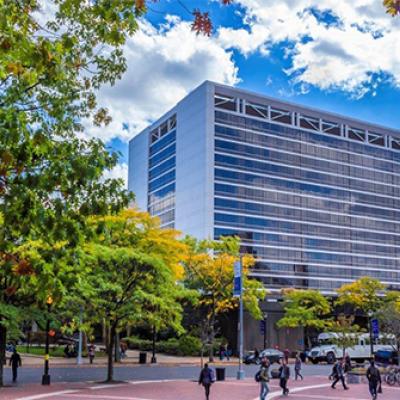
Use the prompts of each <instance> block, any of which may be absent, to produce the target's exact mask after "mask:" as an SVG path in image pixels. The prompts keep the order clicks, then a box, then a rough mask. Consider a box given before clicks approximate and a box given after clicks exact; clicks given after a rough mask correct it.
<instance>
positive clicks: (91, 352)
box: [88, 343, 96, 364]
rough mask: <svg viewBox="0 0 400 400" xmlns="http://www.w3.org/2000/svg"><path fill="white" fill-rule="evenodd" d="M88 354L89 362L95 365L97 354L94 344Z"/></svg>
mask: <svg viewBox="0 0 400 400" xmlns="http://www.w3.org/2000/svg"><path fill="white" fill-rule="evenodd" d="M88 354H89V361H90V364H93V361H94V356H95V354H96V346H95V345H94V344H93V343H92V344H91V345H90V346H89V352H88Z"/></svg>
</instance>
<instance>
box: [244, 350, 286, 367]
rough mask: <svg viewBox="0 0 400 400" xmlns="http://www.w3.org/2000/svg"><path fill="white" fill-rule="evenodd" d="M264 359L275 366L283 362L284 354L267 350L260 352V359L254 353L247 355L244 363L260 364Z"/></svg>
mask: <svg viewBox="0 0 400 400" xmlns="http://www.w3.org/2000/svg"><path fill="white" fill-rule="evenodd" d="M264 357H265V358H267V359H268V361H269V362H270V363H271V364H273V363H277V362H279V361H281V360H282V359H283V358H284V354H283V353H282V352H281V351H279V350H276V349H265V350H263V351H261V352H260V354H259V356H258V357H256V356H255V354H254V352H251V353H249V354H247V355H246V356H245V357H244V359H243V362H244V363H245V364H260V362H261V359H262V358H264Z"/></svg>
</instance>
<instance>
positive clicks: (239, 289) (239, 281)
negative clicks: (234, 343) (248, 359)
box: [233, 256, 245, 380]
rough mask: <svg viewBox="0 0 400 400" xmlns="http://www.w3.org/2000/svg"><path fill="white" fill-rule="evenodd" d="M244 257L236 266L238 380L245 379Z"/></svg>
mask: <svg viewBox="0 0 400 400" xmlns="http://www.w3.org/2000/svg"><path fill="white" fill-rule="evenodd" d="M242 275H243V257H242V256H240V261H237V262H235V265H234V285H233V286H234V296H236V297H239V370H238V372H237V379H239V380H242V379H244V376H245V374H244V370H243V276H242Z"/></svg>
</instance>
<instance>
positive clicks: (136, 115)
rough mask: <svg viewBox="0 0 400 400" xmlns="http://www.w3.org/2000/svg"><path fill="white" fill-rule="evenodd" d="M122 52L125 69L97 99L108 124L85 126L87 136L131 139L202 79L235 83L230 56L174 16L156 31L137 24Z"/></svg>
mask: <svg viewBox="0 0 400 400" xmlns="http://www.w3.org/2000/svg"><path fill="white" fill-rule="evenodd" d="M124 51H125V54H126V58H127V65H128V70H127V71H126V72H125V74H124V76H123V78H122V80H121V81H119V82H118V83H117V84H116V85H115V86H113V87H109V86H108V87H104V88H102V89H101V91H100V93H99V95H98V103H99V105H101V106H103V107H107V108H108V109H109V111H110V115H111V116H112V118H113V121H112V123H111V124H110V125H109V126H107V127H101V128H96V127H93V126H91V124H87V134H89V135H90V136H95V137H99V138H101V139H103V140H104V141H108V140H110V139H112V138H114V137H119V138H120V139H122V140H128V139H130V138H132V137H133V136H134V135H135V134H136V133H138V132H139V131H140V130H141V129H143V128H144V127H145V126H147V125H148V124H149V123H150V122H151V121H152V120H154V119H156V118H158V117H160V116H161V115H162V114H163V113H164V112H166V111H167V110H168V109H169V108H171V107H173V106H174V105H175V104H176V103H177V102H178V101H179V100H180V99H181V98H182V97H184V96H185V95H186V94H187V93H188V92H189V91H190V90H192V89H193V88H195V87H196V86H198V85H200V84H201V83H202V82H203V81H204V80H206V79H208V80H213V81H217V82H221V83H225V84H228V85H234V84H235V83H236V82H237V81H238V77H237V72H238V71H237V68H236V67H235V64H234V62H233V60H232V57H231V56H232V55H231V53H230V52H229V51H227V50H225V49H224V48H223V47H222V46H221V44H219V43H218V42H217V41H216V40H215V38H208V37H204V36H202V35H196V34H195V33H193V32H192V31H191V27H190V23H188V22H183V21H181V20H180V19H178V18H177V17H168V18H167V23H166V24H165V25H163V26H161V27H160V28H158V29H157V28H155V27H154V26H153V25H151V24H150V23H149V22H146V21H141V22H140V29H139V30H138V32H137V33H136V34H135V35H134V36H133V37H132V38H131V39H129V41H128V43H127V44H126V46H125V49H124ZM123 124H128V128H127V129H126V128H125V129H123Z"/></svg>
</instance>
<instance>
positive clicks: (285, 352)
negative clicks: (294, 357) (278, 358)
mask: <svg viewBox="0 0 400 400" xmlns="http://www.w3.org/2000/svg"><path fill="white" fill-rule="evenodd" d="M283 354H284V356H285V361H286V364H288V363H289V355H290V351H289V349H285V351H284V352H283Z"/></svg>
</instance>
